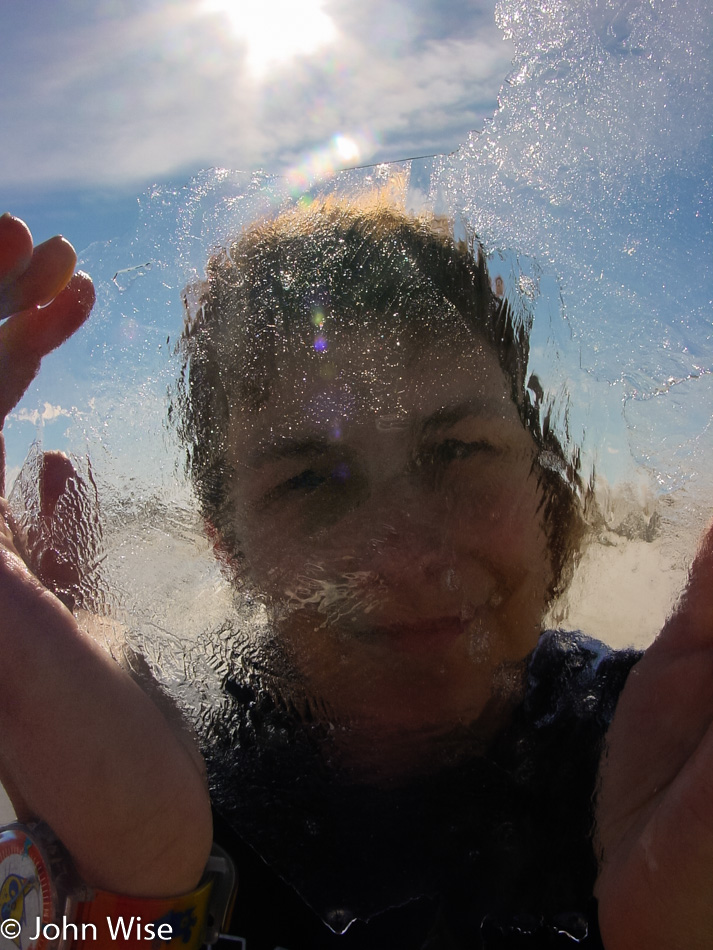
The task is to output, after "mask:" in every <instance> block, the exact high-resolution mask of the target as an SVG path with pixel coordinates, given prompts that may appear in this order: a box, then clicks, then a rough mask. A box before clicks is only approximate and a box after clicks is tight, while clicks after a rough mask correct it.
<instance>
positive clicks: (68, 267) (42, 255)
mask: <svg viewBox="0 0 713 950" xmlns="http://www.w3.org/2000/svg"><path fill="white" fill-rule="evenodd" d="M76 264H77V255H76V253H75V250H74V248H73V247H72V245H71V244H70V243H69V241H67V240H65V239H64V238H63V237H53V238H50V239H49V241H45V242H44V243H43V244H38V245H37V247H36V248H35V249H34V251H33V252H32V258H31V260H30V262H29V264H28V265H27V267H25V268H24V270H23V271H22V273H20V274H19V276H17V277H16V278H15V279H14V280H12V281H11V282H9V283H6V284H5V286H4V287H2V288H1V289H0V317H9V316H10V315H11V314H13V313H20V312H21V311H22V310H27V309H29V308H30V307H44V306H45V305H46V304H48V303H49V302H50V301H51V300H54V298H55V297H56V296H57V294H58V293H59V292H60V291H61V290H62V289H63V288H64V287H66V285H67V283H68V282H69V279H70V277H71V276H72V274H73V273H74V268H75V266H76Z"/></svg>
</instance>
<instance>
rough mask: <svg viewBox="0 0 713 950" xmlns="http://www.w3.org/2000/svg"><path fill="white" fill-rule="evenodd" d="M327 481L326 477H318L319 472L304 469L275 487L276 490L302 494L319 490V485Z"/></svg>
mask: <svg viewBox="0 0 713 950" xmlns="http://www.w3.org/2000/svg"><path fill="white" fill-rule="evenodd" d="M326 481H327V476H325V475H320V474H319V472H315V470H314V469H312V468H306V469H305V470H304V472H300V473H299V475H294V476H293V477H292V478H288V479H287V481H286V482H283V484H282V485H278V486H277V489H276V491H277V490H279V489H281V488H284V489H285V491H302V492H305V493H306V492H311V491H314V490H315V488H319V486H320V485H323V484H324V483H325V482H326Z"/></svg>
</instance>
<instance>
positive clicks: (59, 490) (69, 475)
mask: <svg viewBox="0 0 713 950" xmlns="http://www.w3.org/2000/svg"><path fill="white" fill-rule="evenodd" d="M72 480H74V481H75V482H76V483H77V484H79V483H80V482H81V479H80V476H79V473H78V472H77V470H76V469H75V467H74V465H73V464H72V462H71V460H70V459H69V457H68V456H67V455H65V454H64V452H45V453H44V455H43V456H42V467H41V469H40V485H39V488H40V517H41V518H42V519H43V520H45V521H50V520H51V519H52V518H53V517H54V513H55V508H56V507H57V502H58V501H59V499H60V498H61V497H62V495H64V493H65V492H66V491H68V490H69V483H70V482H71V481H72Z"/></svg>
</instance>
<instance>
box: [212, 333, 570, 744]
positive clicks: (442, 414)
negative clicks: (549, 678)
mask: <svg viewBox="0 0 713 950" xmlns="http://www.w3.org/2000/svg"><path fill="white" fill-rule="evenodd" d="M446 329H447V332H446ZM446 329H444V327H443V325H441V326H440V329H439V330H438V333H437V335H436V334H435V333H434V337H433V340H432V342H431V343H429V344H427V345H424V344H423V343H422V342H421V343H420V344H417V342H416V341H415V340H414V339H411V338H410V337H409V335H408V333H407V332H403V331H402V332H401V333H400V334H398V333H397V332H395V331H390V332H389V331H386V332H367V331H364V330H363V331H359V332H351V333H350V334H349V335H347V334H345V333H342V334H337V333H334V334H333V335H332V337H330V336H329V335H328V334H324V335H323V336H322V337H320V338H319V339H318V340H317V341H316V343H315V345H314V346H311V345H310V346H308V345H303V346H302V347H301V348H298V349H296V350H295V351H293V352H291V353H289V354H285V355H284V357H283V358H281V359H280V363H279V367H278V374H277V378H276V382H275V386H274V389H273V391H272V392H271V395H270V397H269V399H268V401H267V403H266V405H264V406H263V408H261V409H259V410H249V409H240V410H238V411H236V412H234V413H233V415H232V419H231V429H230V438H229V447H230V448H229V461H230V462H231V464H232V465H233V466H234V469H235V476H234V482H233V484H232V485H231V493H232V500H233V502H234V511H235V517H236V519H237V523H238V533H239V537H240V539H241V547H242V550H243V552H244V554H245V565H246V566H245V570H246V571H247V574H248V580H249V582H250V583H251V585H252V586H254V587H257V588H258V589H259V590H260V591H261V592H262V594H263V595H264V596H265V598H266V601H267V604H268V608H269V610H270V613H271V616H272V619H273V622H274V624H275V629H276V631H277V633H278V636H279V641H280V643H281V644H282V646H283V648H284V650H285V652H286V654H287V656H288V657H289V659H290V661H291V664H292V666H293V667H294V668H295V669H296V670H297V671H298V675H299V677H300V680H301V684H302V687H303V688H304V689H306V690H307V692H308V694H310V695H312V696H314V697H315V698H316V699H317V700H318V701H319V703H320V705H321V708H323V709H325V708H326V710H327V714H328V715H329V716H330V717H333V718H334V720H335V721H336V722H338V723H346V722H348V723H350V724H351V726H352V727H354V725H355V724H357V725H358V726H359V728H357V729H356V730H354V729H353V728H352V729H351V732H352V733H353V734H354V735H360V736H362V739H363V744H364V747H365V749H366V748H367V747H371V746H372V745H373V743H374V742H375V741H376V740H377V739H378V740H380V741H382V742H383V740H384V739H385V737H387V736H389V735H393V736H399V735H400V736H402V737H407V736H412V737H417V736H421V737H424V736H426V735H435V734H439V733H443V732H447V731H452V730H454V729H457V728H458V727H459V726H460V725H465V726H471V725H472V724H473V723H476V722H477V721H478V720H479V718H480V719H481V721H482V722H484V721H485V720H486V719H489V718H492V717H489V716H488V715H487V714H485V715H484V713H485V711H486V707H488V710H492V707H493V705H497V703H498V701H499V700H502V699H503V698H505V697H506V696H507V694H508V693H511V692H512V689H513V681H515V680H517V677H516V676H513V675H512V673H513V667H515V668H519V661H522V659H523V658H524V657H525V656H526V655H527V654H528V653H529V652H530V651H531V650H532V649H533V648H534V646H535V644H536V642H537V638H538V636H539V632H540V624H541V619H542V615H543V612H544V610H545V607H546V602H547V592H548V589H549V587H550V584H551V582H552V568H551V562H550V556H549V552H548V541H547V536H546V532H545V528H544V524H543V507H542V492H541V488H540V486H539V484H538V479H537V475H536V472H535V471H533V463H534V461H535V458H536V454H537V450H536V446H535V444H534V442H533V440H532V438H531V436H530V434H529V433H528V432H527V431H526V430H525V429H524V428H523V426H522V423H521V421H520V417H519V415H518V413H517V410H516V408H515V405H514V404H513V402H512V399H511V397H510V394H509V390H510V386H509V382H508V380H507V378H506V377H505V375H504V374H503V372H502V370H501V368H500V366H499V363H498V360H497V357H496V356H495V354H494V353H493V351H492V350H491V349H490V348H489V347H488V345H487V344H486V343H485V342H484V341H483V340H482V339H481V338H480V337H476V336H474V335H473V334H472V333H471V332H470V331H468V330H467V329H465V328H464V327H462V326H460V325H458V324H456V323H455V321H454V320H452V321H451V323H450V324H449V325H448V326H447V328H446ZM491 701H492V702H491ZM484 731H486V732H487V730H486V729H485V727H484ZM355 741H356V740H355ZM404 743H405V745H408V739H404ZM362 751H363V752H364V754H365V755H366V756H367V758H368V753H367V752H365V750H362Z"/></svg>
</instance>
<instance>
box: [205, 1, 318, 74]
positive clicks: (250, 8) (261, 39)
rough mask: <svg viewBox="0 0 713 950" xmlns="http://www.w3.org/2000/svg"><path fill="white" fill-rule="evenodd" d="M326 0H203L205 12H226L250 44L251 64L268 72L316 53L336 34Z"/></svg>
mask: <svg viewBox="0 0 713 950" xmlns="http://www.w3.org/2000/svg"><path fill="white" fill-rule="evenodd" d="M323 6H324V0H203V2H202V4H201V9H202V11H203V12H205V13H220V14H223V15H224V16H226V17H227V18H228V20H229V22H230V25H231V28H232V30H233V32H234V33H235V35H236V36H237V37H239V38H240V39H241V40H243V41H244V43H245V44H246V46H247V56H248V59H247V65H248V68H249V69H250V71H251V72H252V73H253V75H255V76H258V77H261V76H264V75H265V73H267V72H268V71H269V69H270V67H272V66H275V65H278V64H279V63H284V62H285V61H286V60H288V59H290V58H291V57H293V56H299V55H308V54H310V53H314V52H315V51H316V50H317V49H319V48H320V47H321V46H323V45H325V44H326V43H329V42H330V41H331V40H333V39H334V38H335V36H336V29H335V27H334V23H333V22H332V20H331V19H330V17H329V16H327V14H326V13H325V12H324V10H323V9H322V8H323Z"/></svg>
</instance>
